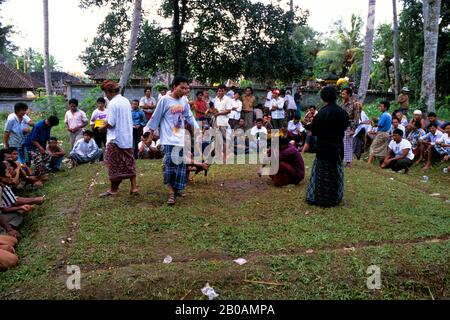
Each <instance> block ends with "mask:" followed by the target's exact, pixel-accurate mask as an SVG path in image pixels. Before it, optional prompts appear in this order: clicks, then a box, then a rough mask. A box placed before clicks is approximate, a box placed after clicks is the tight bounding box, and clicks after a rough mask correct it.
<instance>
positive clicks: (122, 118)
mask: <svg viewBox="0 0 450 320" xmlns="http://www.w3.org/2000/svg"><path fill="white" fill-rule="evenodd" d="M107 119H108V123H109V125H110V126H111V127H112V128H108V134H107V138H106V140H107V144H109V143H115V144H117V146H118V147H119V148H121V149H131V148H133V118H132V116H131V104H130V101H128V99H127V98H125V97H123V96H122V95H120V94H119V95H117V96H115V97H114V98H113V99H112V100H111V101H110V102H109V104H108V109H107Z"/></svg>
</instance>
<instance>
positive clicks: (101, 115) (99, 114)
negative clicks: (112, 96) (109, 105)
mask: <svg viewBox="0 0 450 320" xmlns="http://www.w3.org/2000/svg"><path fill="white" fill-rule="evenodd" d="M107 116H108V110H107V109H105V110H103V111H101V110H98V109H95V110H94V112H92V116H91V125H94V124H95V121H97V120H106V118H107Z"/></svg>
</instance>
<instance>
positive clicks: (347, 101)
mask: <svg viewBox="0 0 450 320" xmlns="http://www.w3.org/2000/svg"><path fill="white" fill-rule="evenodd" d="M341 97H342V108H343V109H344V110H345V111H346V112H347V114H348V116H349V123H348V127H347V130H346V131H345V136H344V163H345V165H346V166H350V165H351V163H352V161H353V135H354V134H355V130H356V128H357V127H358V124H359V118H360V116H361V115H360V113H361V112H360V110H361V109H360V103H359V102H357V101H356V97H354V96H353V90H352V89H350V88H344V89H342V92H341Z"/></svg>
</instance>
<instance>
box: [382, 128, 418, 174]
mask: <svg viewBox="0 0 450 320" xmlns="http://www.w3.org/2000/svg"><path fill="white" fill-rule="evenodd" d="M402 136H403V132H402V130H400V129H395V130H394V132H393V134H392V141H391V142H390V143H389V146H388V150H389V153H388V155H387V156H386V157H385V158H384V161H383V164H382V165H381V168H383V169H388V168H390V169H392V170H393V171H395V172H399V171H400V170H403V169H404V170H405V173H408V170H409V167H411V165H412V164H413V160H414V153H413V152H412V146H411V142H409V141H408V140H406V139H403V138H402Z"/></svg>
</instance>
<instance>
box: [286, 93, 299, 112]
mask: <svg viewBox="0 0 450 320" xmlns="http://www.w3.org/2000/svg"><path fill="white" fill-rule="evenodd" d="M284 99H285V100H286V102H287V108H288V110H297V105H296V104H295V100H294V97H293V96H291V95H290V94H287V95H286V96H285V97H284Z"/></svg>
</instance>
